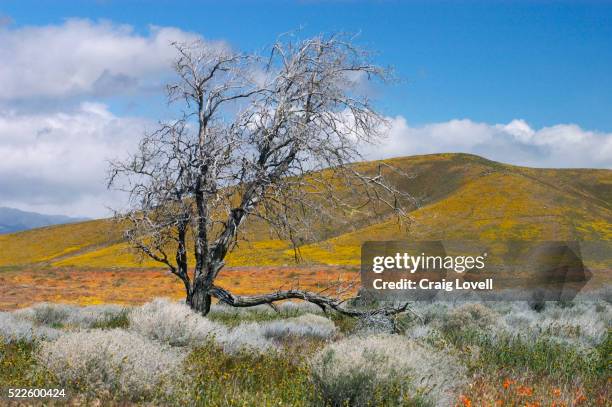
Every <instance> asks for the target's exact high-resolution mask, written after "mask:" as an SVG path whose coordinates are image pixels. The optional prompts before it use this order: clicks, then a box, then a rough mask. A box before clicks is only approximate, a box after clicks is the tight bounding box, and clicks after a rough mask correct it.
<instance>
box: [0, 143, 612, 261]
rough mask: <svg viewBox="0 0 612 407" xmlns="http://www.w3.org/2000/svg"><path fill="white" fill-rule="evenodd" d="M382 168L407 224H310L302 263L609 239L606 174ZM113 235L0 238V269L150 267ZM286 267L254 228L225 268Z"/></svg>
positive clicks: (477, 163)
mask: <svg viewBox="0 0 612 407" xmlns="http://www.w3.org/2000/svg"><path fill="white" fill-rule="evenodd" d="M387 163H389V164H391V165H392V166H394V167H396V168H399V169H401V172H398V173H393V174H390V177H391V178H392V181H393V182H394V183H395V184H396V185H397V186H398V187H399V188H401V189H402V190H404V191H407V192H409V193H410V194H411V195H412V196H413V197H414V198H415V199H416V202H417V203H416V204H415V206H414V207H413V208H412V211H411V212H410V216H411V222H410V223H409V225H408V226H407V227H400V226H399V225H398V224H397V222H396V219H394V218H393V217H391V216H390V213H388V212H385V210H384V209H381V210H378V211H374V210H368V211H362V212H360V213H356V214H354V215H352V216H351V217H350V218H349V219H340V220H338V222H337V223H334V224H332V225H315V228H317V229H318V231H319V232H320V233H319V235H320V236H322V237H321V238H320V239H318V240H313V241H309V242H306V243H305V244H304V245H303V246H302V247H301V248H300V252H301V254H302V257H303V260H304V261H305V262H306V263H315V264H330V265H346V266H355V265H358V264H359V250H360V245H361V243H362V242H364V241H367V240H393V239H413V238H414V239H424V240H434V239H505V240H509V239H530V240H569V239H572V240H574V239H577V240H608V241H612V171H611V170H595V169H536V168H525V167H517V166H512V165H506V164H501V163H497V162H493V161H489V160H486V159H484V158H481V157H478V156H474V155H469V154H434V155H424V156H414V157H404V158H396V159H391V160H387ZM378 164H379V163H378V162H365V163H358V164H356V165H357V166H359V168H360V169H361V170H362V171H366V172H367V171H375V170H376V169H377V168H378ZM406 174H409V176H406ZM341 193H343V194H349V195H350V194H351V191H341ZM370 209H372V208H370ZM121 236H122V233H121V227H120V225H118V224H116V223H114V222H113V221H111V220H108V219H102V220H93V221H87V222H80V223H74V224H65V225H58V226H48V227H43V228H39V229H34V230H29V231H24V232H19V233H13V234H5V235H0V267H10V268H22V267H28V268H32V267H44V268H81V269H86V268H95V269H126V268H152V267H158V265H157V264H155V263H153V262H151V261H147V260H145V261H140V259H139V257H138V256H136V255H135V254H134V253H133V252H131V251H130V250H129V248H128V247H127V245H126V244H125V243H124V242H123V241H122V237H121ZM293 262H294V253H293V250H292V249H291V248H290V247H289V245H288V244H287V243H286V242H283V241H280V240H275V239H273V238H271V237H270V235H269V233H267V232H266V229H265V228H264V227H263V225H257V224H256V223H252V224H251V225H250V227H249V241H248V242H243V243H241V244H240V245H239V246H238V248H237V249H236V250H235V251H234V252H233V253H232V254H231V255H230V256H229V258H228V261H227V264H228V266H234V267H235V266H275V265H290V264H292V263H293Z"/></svg>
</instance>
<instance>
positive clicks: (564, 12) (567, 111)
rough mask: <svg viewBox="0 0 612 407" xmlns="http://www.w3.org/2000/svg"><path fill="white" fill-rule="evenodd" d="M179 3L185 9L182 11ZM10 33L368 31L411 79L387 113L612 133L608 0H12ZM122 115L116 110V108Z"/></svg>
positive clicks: (239, 37) (245, 36) (387, 104)
mask: <svg viewBox="0 0 612 407" xmlns="http://www.w3.org/2000/svg"><path fill="white" fill-rule="evenodd" d="M177 3H180V5H178V4H177ZM0 13H2V14H4V15H5V16H8V17H10V18H11V19H12V20H13V25H15V26H23V25H46V24H60V23H62V21H64V20H65V19H66V18H67V17H82V18H89V19H94V20H98V19H106V20H111V21H113V22H116V23H126V24H130V25H132V26H134V28H135V29H136V30H137V31H139V32H142V33H145V32H146V31H147V27H148V26H149V25H150V24H154V25H159V26H174V27H179V28H181V29H183V30H186V31H194V32H198V33H201V34H202V35H203V36H204V37H205V38H208V39H225V40H228V41H229V42H230V43H231V44H232V45H234V46H236V47H238V48H243V49H249V50H250V49H259V48H261V47H263V46H265V45H266V44H269V43H270V42H271V41H273V39H274V38H275V37H276V35H278V34H279V33H281V32H284V31H288V30H292V29H295V28H297V27H304V34H305V35H307V34H309V33H318V32H330V31H349V32H360V33H361V38H360V41H361V42H362V43H363V44H364V45H366V46H368V47H370V48H371V49H374V50H376V51H378V52H380V55H379V58H378V60H379V61H380V62H381V63H384V64H389V65H392V66H394V67H395V69H396V72H397V74H398V76H399V77H400V78H402V79H403V83H402V84H400V85H396V86H394V87H392V88H390V89H387V90H386V91H385V94H384V103H383V107H384V109H385V112H386V113H388V114H392V115H395V114H401V115H403V116H405V117H407V118H408V119H409V120H410V121H411V122H412V123H414V124H422V123H428V122H434V121H443V120H449V119H453V118H469V119H471V120H475V121H484V122H490V123H498V122H499V123H500V122H504V123H505V122H508V121H510V120H512V119H515V118H522V119H524V120H526V121H527V122H528V123H529V124H530V125H533V126H535V127H542V126H549V125H553V124H558V123H575V124H578V125H580V126H582V127H585V128H589V129H592V130H600V131H612V114H611V111H612V75H611V74H610V72H611V68H612V4H610V2H588V1H583V2H545V1H537V2H526V1H519V2H495V1H488V2H464V1H455V2H435V1H434V2H417V1H407V2H399V1H398V2H395V1H372V2H365V1H363V2H360V1H355V2H352V1H337V2H331V1H330V2H326V1H302V2H275V1H261V2H253V1H252V2H246V1H244V2H237V1H223V2H203V1H191V2H172V1H152V2H147V3H146V4H145V2H144V1H131V2H130V1H113V0H106V1H104V0H102V1H78V2H77V1H57V0H56V1H27V0H15V1H11V0H8V1H7V0H5V1H3V2H2V3H0ZM117 108H119V106H117Z"/></svg>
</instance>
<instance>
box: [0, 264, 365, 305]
mask: <svg viewBox="0 0 612 407" xmlns="http://www.w3.org/2000/svg"><path fill="white" fill-rule="evenodd" d="M348 281H355V286H357V285H358V281H359V273H358V270H355V269H349V268H346V267H342V266H286V267H236V268H226V269H224V270H223V271H222V273H221V275H220V276H219V279H218V285H220V286H222V287H225V288H228V289H231V290H232V292H234V293H236V294H256V293H264V292H269V291H274V290H278V289H289V288H298V287H299V288H301V289H307V290H311V291H321V290H323V289H325V288H327V291H326V293H328V294H330V295H333V294H334V290H337V286H338V285H339V284H338V283H339V282H342V284H340V285H342V286H345V285H346V284H345V283H346V282H348ZM353 290H355V289H353ZM353 290H351V291H353ZM349 292H350V291H349ZM344 294H346V293H344ZM156 297H169V298H174V299H180V298H183V297H184V292H183V286H182V283H181V282H180V281H179V280H178V279H177V278H176V277H175V276H173V275H172V274H169V273H167V272H165V271H163V270H151V269H113V270H97V269H35V268H32V269H28V268H26V269H20V270H4V271H0V310H3V311H4V310H12V309H17V308H23V307H27V306H30V305H32V304H34V303H38V302H60V303H70V304H79V305H93V304H104V303H116V304H142V303H144V302H147V301H149V300H151V299H152V298H156Z"/></svg>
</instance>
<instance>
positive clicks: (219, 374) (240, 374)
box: [164, 343, 316, 406]
mask: <svg viewBox="0 0 612 407" xmlns="http://www.w3.org/2000/svg"><path fill="white" fill-rule="evenodd" d="M185 366H186V368H185V369H186V370H185V375H184V376H183V379H182V381H181V384H180V387H179V389H177V391H175V393H174V394H173V395H172V397H170V398H166V399H164V402H166V403H168V404H169V405H177V406H182V405H197V406H279V405H282V406H306V405H316V403H314V399H313V394H314V387H313V385H312V384H311V383H310V381H309V379H308V370H307V366H306V363H305V360H304V357H303V356H302V354H299V353H296V354H294V357H287V356H286V355H274V354H266V355H257V354H253V353H248V352H244V353H241V354H238V355H227V354H225V353H223V351H222V350H221V349H219V348H217V347H216V346H215V345H214V344H212V343H211V344H208V345H206V346H203V347H200V348H196V349H194V350H193V351H192V352H191V354H190V355H189V356H188V358H187V360H186V363H185Z"/></svg>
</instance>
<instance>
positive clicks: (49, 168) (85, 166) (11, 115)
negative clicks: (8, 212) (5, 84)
mask: <svg viewBox="0 0 612 407" xmlns="http://www.w3.org/2000/svg"><path fill="white" fill-rule="evenodd" d="M148 124H149V123H148V122H147V121H146V120H144V119H139V118H125V117H124V118H122V117H117V116H115V115H113V114H112V113H110V112H109V110H108V108H107V107H106V106H104V105H101V104H94V103H83V104H81V105H80V106H79V107H78V108H77V109H75V110H74V111H71V112H63V113H51V114H21V113H16V112H11V111H0V157H2V160H0V206H12V207H18V208H20V209H26V210H33V211H37V212H42V213H63V214H68V215H73V216H76V215H78V216H100V215H105V214H108V210H107V209H106V207H107V206H114V207H116V206H117V205H118V204H119V203H118V202H117V198H118V196H117V194H116V193H111V192H108V191H107V190H106V187H105V176H106V172H107V160H108V159H112V158H116V157H121V156H125V155H126V154H127V152H128V151H134V148H135V146H136V143H137V140H138V139H139V138H140V136H141V135H142V133H143V131H144V130H145V128H146V127H147V125H148Z"/></svg>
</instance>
